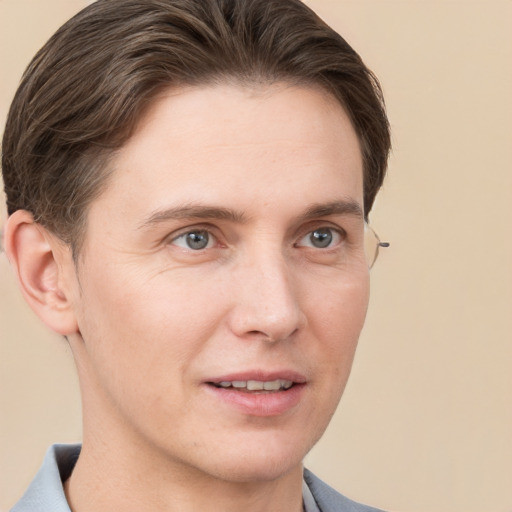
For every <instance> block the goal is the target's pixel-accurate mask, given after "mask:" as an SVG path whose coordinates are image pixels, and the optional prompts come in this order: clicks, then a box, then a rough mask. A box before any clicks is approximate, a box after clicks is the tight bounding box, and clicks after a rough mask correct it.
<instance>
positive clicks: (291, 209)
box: [6, 84, 369, 512]
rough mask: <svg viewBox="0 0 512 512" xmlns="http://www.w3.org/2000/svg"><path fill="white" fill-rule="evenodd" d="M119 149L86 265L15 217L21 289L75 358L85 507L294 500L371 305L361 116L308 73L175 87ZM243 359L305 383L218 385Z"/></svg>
mask: <svg viewBox="0 0 512 512" xmlns="http://www.w3.org/2000/svg"><path fill="white" fill-rule="evenodd" d="M112 166H113V168H114V174H113V179H112V180H111V182H110V183H109V185H108V187H107V188H106V189H105V190H104V192H103V193H102V194H101V195H100V197H99V198H98V199H96V200H95V201H94V202H93V204H92V205H91V207H90V211H89V214H88V224H87V234H86V239H85V243H84V246H83V250H82V253H81V255H80V258H79V263H78V267H75V263H74V262H73V258H72V256H71V253H70V250H69V248H68V247H67V246H65V245H63V244H62V243H61V242H60V241H59V240H58V239H57V238H56V237H55V236H53V235H52V234H51V233H48V232H47V231H46V230H44V229H43V228H42V227H41V226H38V225H37V224H34V223H33V221H32V220H31V217H30V215H29V214H28V213H27V212H17V213H15V214H13V215H12V216H11V218H10V219H9V222H8V227H7V230H6V231H7V232H6V246H7V249H8V253H9V255H10V259H11V261H13V263H14V266H15V268H16V270H17V273H18V276H19V278H20V282H21V283H22V289H23V290H24V293H25V296H26V297H27V300H28V301H29V303H30V304H31V305H32V307H33V308H34V309H35V311H36V312H37V313H38V314H39V316H40V317H41V318H42V319H43V320H44V321H45V322H46V323H47V324H48V325H50V326H51V327H52V328H53V329H54V330H56V331H57V332H60V333H61V334H64V335H66V336H67V337H68V340H69V342H70V345H71V347H72V350H73V354H74V357H75V361H76V364H77V368H78V373H79V378H80V385H81V390H82V399H83V416H84V440H83V450H82V454H81V456H80V459H79V461H78V463H77V466H76V468H75V471H74V472H73V475H72V476H71V478H70V480H68V482H66V493H67V497H68V500H69V502H70V504H71V507H72V509H73V510H74V511H79V512H87V511H89V510H91V511H92V510H95V511H99V510H114V509H119V510H120V509H123V510H128V511H130V510H138V511H141V510H162V511H164V510H165V511H174V510H179V511H188V510H209V511H210V510H211V511H214V510H219V511H220V510H222V511H230V510H233V511H235V510H236V511H239V510H247V511H274V510H275V511H278V510H279V511H282V510H289V511H295V512H298V511H300V510H301V509H302V502H301V479H302V459H303V457H304V456H305V454H306V453H307V452H308V451H309V450H310V449H311V447H312V446H313V445H314V444H315V443H316V441H317V440H318V439H319V438H320V436H321V435H322V433H323V432H324V430H325V428H326V426H327V424H328V422H329V420H330V418H331V416H332V414H333V413H334V411H335V408H336V406H337V404H338V402H339V399H340V397H341V395H342V393H343V389H344V387H345V384H346V381H347V378H348V376H349V373H350V368H351V364H352V360H353V356H354V351H355V349H356V345H357V340H358V337H359V333H360V331H361V328H362V326H363V323H364V318H365V314H366V308H367V304H368V294H369V276H368V268H367V265H366V262H365V258H364V251H363V226H364V223H363V218H362V214H361V211H362V210H363V183H362V159H361V152H360V148H359V144H358V140H357V136H356V134H355V132H354V130H353V127H352V125H351V123H350V121H349V119H348V117H347V115H346V114H345V112H344V110H343V109H342V107H341V106H340V105H339V103H338V102H336V100H335V99H334V98H332V97H331V96H329V95H328V94H327V93H325V92H323V91H321V90H318V89H314V88H299V87H292V86H287V85H285V84H277V85H272V86H266V87H260V88H256V89H246V88H245V89H244V88H241V87H237V86H228V85H218V86H214V87H213V86H211V87H203V88H189V89H181V90H178V91H176V90H174V91H170V92H167V93H166V94H164V95H162V96H161V97H160V98H159V99H158V101H156V102H155V104H154V105H153V106H152V108H151V109H150V111H149V112H148V113H147V115H146V116H145V118H144V119H143V120H142V121H141V123H140V126H139V128H138V130H137V131H136V133H135V135H134V136H133V137H132V138H131V140H130V141H129V142H128V143H127V144H126V146H125V147H123V148H122V149H121V150H120V151H119V152H118V153H117V154H116V156H115V158H114V159H113V161H112ZM320 206H322V208H323V209H322V208H320ZM319 229H320V230H321V231H318V230H319ZM187 233H189V234H190V233H193V234H194V236H195V237H196V240H197V237H198V236H199V237H203V239H205V238H208V244H207V246H206V247H204V248H202V249H199V250H196V249H193V248H191V247H190V246H189V245H187V240H189V239H190V237H189V238H187V236H186V234H187ZM311 233H316V234H317V235H323V236H324V238H325V236H327V240H328V241H329V237H332V240H331V241H330V242H329V244H328V245H327V246H326V247H318V246H315V243H316V242H314V240H312V238H311V236H310V235H311ZM30 251H32V252H30ZM34 261H36V262H38V263H37V264H36V263H34ZM240 373H243V374H244V375H245V374H250V375H261V376H262V377H263V378H265V377H266V376H269V375H273V376H274V377H275V376H279V375H284V374H286V375H288V376H289V375H290V374H292V375H293V376H294V378H295V379H296V380H297V381H300V385H299V384H298V383H297V384H296V385H297V386H299V387H300V391H299V392H298V393H297V396H298V399H297V400H295V401H294V402H293V404H292V405H291V406H290V405H289V404H288V405H286V407H284V409H283V407H281V409H283V410H281V409H280V408H279V407H277V408H275V407H274V409H272V407H273V406H272V407H271V406H269V408H267V409H265V407H267V405H268V404H267V402H265V400H266V399H267V398H265V397H263V399H262V400H263V401H262V403H263V406H262V407H259V408H258V407H256V408H254V407H253V408H252V409H251V408H250V407H249V409H243V408H240V407H239V406H238V405H237V404H233V403H232V402H231V401H230V400H226V399H225V396H224V395H223V394H222V391H220V392H219V390H218V389H217V388H215V387H213V386H211V385H210V384H208V382H211V381H212V380H215V379H217V378H219V379H220V378H225V377H226V376H233V375H235V374H236V375H239V374H240ZM292 389H293V388H292ZM297 389H298V388H296V389H295V391H296V390H297ZM280 393H283V392H282V391H281V392H280ZM284 393H286V392H284ZM278 405H279V404H278ZM281 405H282V404H281ZM251 407H252V406H251ZM265 410H266V411H267V413H268V414H266V413H265V412H264V411H265ZM262 411H263V412H262ZM276 411H277V412H276ZM91 489H94V492H93V493H92V492H91Z"/></svg>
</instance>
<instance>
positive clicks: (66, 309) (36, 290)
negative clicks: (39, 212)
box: [4, 210, 78, 336]
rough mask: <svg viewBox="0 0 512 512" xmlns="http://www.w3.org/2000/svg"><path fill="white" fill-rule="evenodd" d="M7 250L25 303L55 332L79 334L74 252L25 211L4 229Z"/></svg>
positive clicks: (15, 214)
mask: <svg viewBox="0 0 512 512" xmlns="http://www.w3.org/2000/svg"><path fill="white" fill-rule="evenodd" d="M4 247H5V251H6V253H7V257H8V259H9V261H10V263H11V265H12V267H13V269H14V272H15V274H16V276H17V278H18V282H19V284H20V288H21V291H22V293H23V296H24V297H25V300H26V301H27V302H28V304H29V305H30V307H31V308H32V309H33V310H34V312H35V313H36V314H37V316H38V317H39V318H40V319H41V320H42V321H43V322H44V323H45V324H46V325H47V326H48V327H50V328H51V329H52V330H54V331H55V332H57V333H59V334H62V335H64V336H67V335H69V334H72V333H75V332H77V331H78V325H77V321H76V318H75V314H74V310H73V307H72V306H73V302H72V300H71V299H72V296H73V294H72V291H73V289H74V288H75V289H76V286H73V285H74V284H75V283H76V282H77V281H76V273H75V268H74V262H73V258H72V254H71V249H70V248H69V247H68V246H66V245H65V244H64V243H63V242H62V241H61V240H59V239H58V238H57V237H56V236H55V235H53V234H52V233H50V232H49V231H48V230H47V229H45V228H44V227H43V226H41V225H40V224H37V223H36V222H34V218H33V216H32V214H31V213H29V212H27V211H26V210H18V211H16V212H14V213H13V214H12V215H11V216H10V217H9V218H8V219H7V222H6V225H5V235H4Z"/></svg>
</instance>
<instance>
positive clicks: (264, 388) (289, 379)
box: [204, 371, 308, 417]
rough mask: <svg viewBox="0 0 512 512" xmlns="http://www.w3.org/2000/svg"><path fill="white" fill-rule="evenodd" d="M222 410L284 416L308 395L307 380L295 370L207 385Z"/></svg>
mask: <svg viewBox="0 0 512 512" xmlns="http://www.w3.org/2000/svg"><path fill="white" fill-rule="evenodd" d="M204 384H205V385H206V389H207V390H209V392H210V393H211V396H213V397H215V400H218V401H219V402H218V403H219V405H220V404H223V405H221V407H228V408H230V409H231V410H235V411H238V412H241V413H242V414H244V415H250V416H260V417H268V416H280V415H282V414H285V413H288V412H291V411H293V410H295V409H296V407H297V406H298V405H299V404H300V403H301V401H302V399H303V397H304V396H305V393H306V388H307V385H308V383H307V380H306V378H305V377H304V376H303V375H300V374H298V373H296V372H293V371H282V372H271V373H269V372H261V371H253V372H244V373H238V374H236V375H234V374H231V375H224V376H222V377H218V378H215V379H209V380H207V381H205V382H204Z"/></svg>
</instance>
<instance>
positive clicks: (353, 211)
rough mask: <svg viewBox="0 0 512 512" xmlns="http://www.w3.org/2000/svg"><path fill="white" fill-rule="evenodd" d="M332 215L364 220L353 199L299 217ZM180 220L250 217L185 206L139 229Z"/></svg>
mask: <svg viewBox="0 0 512 512" xmlns="http://www.w3.org/2000/svg"><path fill="white" fill-rule="evenodd" d="M330 215H350V216H354V217H357V218H361V219H362V218H364V213H363V209H362V208H361V205H360V204H359V203H358V202H357V201H355V200H353V199H342V200H339V201H332V202H329V203H317V204H312V205H311V206H309V207H308V208H307V209H306V211H305V212H304V213H303V214H302V215H300V216H299V219H300V220H301V221H305V220H309V219H313V218H315V217H328V216H330ZM180 219H216V220H227V221H230V222H234V223H237V224H245V223H247V222H248V217H247V216H246V215H245V214H244V213H243V212H238V211H236V210H232V209H230V208H224V207H221V206H207V205H199V204H185V205H180V206H175V207H172V208H164V209H161V210H156V211H154V212H153V213H151V215H150V216H149V217H148V218H147V219H146V220H144V221H143V222H142V224H141V225H140V226H139V229H147V228H150V227H152V226H154V225H157V224H160V223H162V222H168V221H170V220H180Z"/></svg>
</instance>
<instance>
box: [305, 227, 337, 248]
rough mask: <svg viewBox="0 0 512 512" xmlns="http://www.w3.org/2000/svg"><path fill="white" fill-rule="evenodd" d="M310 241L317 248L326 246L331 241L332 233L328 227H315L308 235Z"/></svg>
mask: <svg viewBox="0 0 512 512" xmlns="http://www.w3.org/2000/svg"><path fill="white" fill-rule="evenodd" d="M310 239H311V243H312V244H313V245H314V246H315V247H318V248H324V247H328V246H329V245H330V244H331V242H332V233H331V230H330V229H328V228H323V229H317V230H316V231H313V233H311V236H310Z"/></svg>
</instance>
